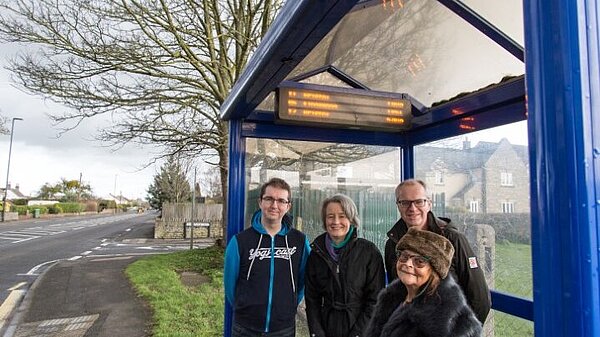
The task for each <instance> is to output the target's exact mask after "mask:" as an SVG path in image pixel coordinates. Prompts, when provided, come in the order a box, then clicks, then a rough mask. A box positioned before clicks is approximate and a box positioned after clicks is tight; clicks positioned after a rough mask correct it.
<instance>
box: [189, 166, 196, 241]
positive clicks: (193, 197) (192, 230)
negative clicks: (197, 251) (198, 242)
mask: <svg viewBox="0 0 600 337" xmlns="http://www.w3.org/2000/svg"><path fill="white" fill-rule="evenodd" d="M192 186H193V187H192V216H191V218H192V221H191V222H192V224H191V226H190V249H194V206H195V205H196V168H195V167H194V185H192Z"/></svg>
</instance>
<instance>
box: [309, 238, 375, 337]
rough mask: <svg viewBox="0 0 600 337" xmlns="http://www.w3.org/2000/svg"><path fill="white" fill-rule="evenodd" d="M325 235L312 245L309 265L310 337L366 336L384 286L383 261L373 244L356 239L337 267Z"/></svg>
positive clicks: (348, 246) (344, 252)
mask: <svg viewBox="0 0 600 337" xmlns="http://www.w3.org/2000/svg"><path fill="white" fill-rule="evenodd" d="M326 235H327V234H322V235H320V236H319V237H317V238H316V239H315V240H314V242H313V243H312V244H311V253H310V255H309V257H308V262H307V263H306V277H305V279H306V280H305V282H306V292H305V298H306V315H307V318H308V327H309V330H310V336H311V337H312V336H314V337H350V336H351V337H355V336H368V335H365V334H364V333H363V331H364V329H365V328H366V326H367V323H368V322H369V319H370V317H371V312H372V311H373V308H374V306H375V303H376V302H377V294H378V293H379V291H380V290H381V289H382V288H383V287H384V286H385V270H384V267H383V259H382V257H381V254H380V253H379V250H378V249H377V247H376V246H375V245H374V244H373V243H372V242H370V241H367V240H365V239H360V238H357V237H356V231H355V232H354V233H353V237H352V239H351V240H350V241H349V242H348V243H347V244H346V246H345V247H344V248H343V249H342V251H341V253H340V256H339V258H338V263H336V262H335V261H334V260H333V258H331V256H330V255H329V253H328V252H327V249H326V247H325V236H326Z"/></svg>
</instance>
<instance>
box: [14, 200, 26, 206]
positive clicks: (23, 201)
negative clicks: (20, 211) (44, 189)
mask: <svg viewBox="0 0 600 337" xmlns="http://www.w3.org/2000/svg"><path fill="white" fill-rule="evenodd" d="M12 203H13V205H19V206H26V205H27V199H13V200H12Z"/></svg>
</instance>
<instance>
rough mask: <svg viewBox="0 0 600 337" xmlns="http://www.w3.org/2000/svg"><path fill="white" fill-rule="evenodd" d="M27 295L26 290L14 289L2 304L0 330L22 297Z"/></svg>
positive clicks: (0, 308) (0, 306) (0, 307)
mask: <svg viewBox="0 0 600 337" xmlns="http://www.w3.org/2000/svg"><path fill="white" fill-rule="evenodd" d="M24 295H25V290H13V291H11V292H10V294H9V295H8V297H7V298H6V300H5V301H4V303H2V305H0V330H2V327H3V326H4V323H5V322H6V319H7V318H8V315H10V313H11V312H12V311H13V309H14V308H15V307H16V306H17V304H19V301H20V300H21V298H22V297H23V296H24Z"/></svg>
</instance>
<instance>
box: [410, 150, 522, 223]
mask: <svg viewBox="0 0 600 337" xmlns="http://www.w3.org/2000/svg"><path fill="white" fill-rule="evenodd" d="M415 159H416V161H415V164H416V174H415V176H416V177H417V178H419V179H422V180H424V181H425V182H426V183H427V187H428V189H429V191H430V193H431V194H432V199H433V202H434V205H436V204H437V205H438V206H444V207H452V208H457V209H461V210H467V211H469V212H472V213H529V159H528V150H527V146H523V145H513V144H511V143H510V142H509V141H508V140H507V139H506V138H503V139H502V140H501V141H500V142H498V143H491V142H479V143H477V146H475V147H470V142H469V141H465V142H464V143H463V148H462V149H449V148H439V147H432V146H420V147H418V148H417V149H416V150H415Z"/></svg>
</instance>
